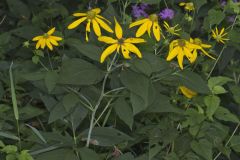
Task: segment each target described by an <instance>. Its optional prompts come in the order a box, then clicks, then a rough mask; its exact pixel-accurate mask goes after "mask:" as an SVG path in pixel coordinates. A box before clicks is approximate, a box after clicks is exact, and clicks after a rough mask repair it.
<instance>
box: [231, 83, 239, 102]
mask: <svg viewBox="0 0 240 160" xmlns="http://www.w3.org/2000/svg"><path fill="white" fill-rule="evenodd" d="M230 90H231V92H232V94H233V98H234V100H235V101H236V102H237V103H238V104H240V98H239V97H240V87H239V86H236V85H231V86H230Z"/></svg>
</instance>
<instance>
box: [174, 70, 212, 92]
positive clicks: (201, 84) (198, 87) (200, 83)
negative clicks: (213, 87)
mask: <svg viewBox="0 0 240 160" xmlns="http://www.w3.org/2000/svg"><path fill="white" fill-rule="evenodd" d="M175 75H176V76H177V77H178V78H179V82H180V85H183V86H186V87H187V88H189V89H191V90H193V91H195V92H197V93H202V94H208V93H209V92H210V90H209V88H208V86H207V83H206V82H205V81H204V80H203V79H202V78H201V77H200V76H199V75H198V74H196V73H194V72H192V71H188V70H184V71H182V72H178V73H175Z"/></svg>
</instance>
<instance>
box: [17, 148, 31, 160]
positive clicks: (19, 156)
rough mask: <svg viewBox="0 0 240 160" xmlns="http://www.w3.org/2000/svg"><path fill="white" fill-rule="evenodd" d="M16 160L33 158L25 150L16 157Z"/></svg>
mask: <svg viewBox="0 0 240 160" xmlns="http://www.w3.org/2000/svg"><path fill="white" fill-rule="evenodd" d="M18 160H33V157H32V156H31V155H30V154H29V153H28V151H27V150H23V151H21V153H20V154H19V155H18Z"/></svg>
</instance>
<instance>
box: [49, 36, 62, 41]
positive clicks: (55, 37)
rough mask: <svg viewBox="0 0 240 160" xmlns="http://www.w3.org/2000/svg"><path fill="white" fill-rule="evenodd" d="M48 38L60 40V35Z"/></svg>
mask: <svg viewBox="0 0 240 160" xmlns="http://www.w3.org/2000/svg"><path fill="white" fill-rule="evenodd" d="M49 38H51V39H54V40H55V41H61V40H62V37H57V36H50V37H49Z"/></svg>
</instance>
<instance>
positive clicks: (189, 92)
mask: <svg viewBox="0 0 240 160" xmlns="http://www.w3.org/2000/svg"><path fill="white" fill-rule="evenodd" d="M179 90H180V91H181V92H182V94H183V95H184V96H186V97H187V98H189V99H191V98H193V97H195V96H196V95H197V92H194V91H192V90H190V89H189V88H187V87H185V86H180V87H179Z"/></svg>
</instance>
